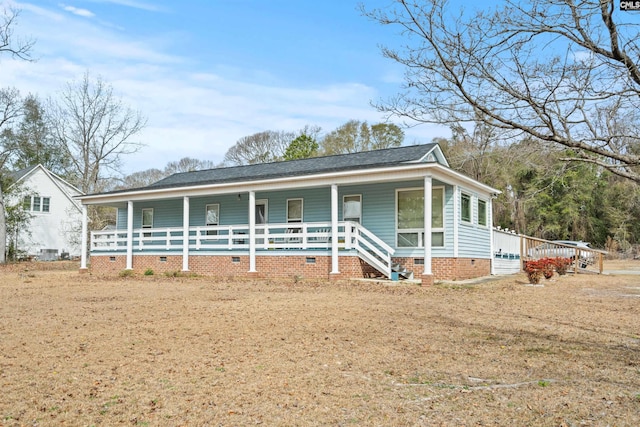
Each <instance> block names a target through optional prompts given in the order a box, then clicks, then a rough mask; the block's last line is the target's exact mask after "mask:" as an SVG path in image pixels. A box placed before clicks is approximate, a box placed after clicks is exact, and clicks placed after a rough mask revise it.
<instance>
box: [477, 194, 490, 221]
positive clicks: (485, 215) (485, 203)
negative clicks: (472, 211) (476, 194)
mask: <svg viewBox="0 0 640 427" xmlns="http://www.w3.org/2000/svg"><path fill="white" fill-rule="evenodd" d="M481 203H483V204H484V217H481V216H480V204H481ZM488 208H489V202H488V201H486V200H484V199H481V198H478V199H477V200H476V212H477V218H478V226H480V227H488V226H489V212H488ZM481 219H482V220H483V222H484V224H483V223H482V222H480V220H481Z"/></svg>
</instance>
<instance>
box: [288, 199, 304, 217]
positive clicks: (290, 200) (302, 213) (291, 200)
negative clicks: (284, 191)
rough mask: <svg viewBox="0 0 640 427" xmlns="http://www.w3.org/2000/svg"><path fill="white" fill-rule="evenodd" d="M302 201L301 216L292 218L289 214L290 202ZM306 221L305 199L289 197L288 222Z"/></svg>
mask: <svg viewBox="0 0 640 427" xmlns="http://www.w3.org/2000/svg"><path fill="white" fill-rule="evenodd" d="M294 201H300V218H291V217H290V216H289V202H294ZM303 221H304V199H302V198H295V199H287V223H301V222H303Z"/></svg>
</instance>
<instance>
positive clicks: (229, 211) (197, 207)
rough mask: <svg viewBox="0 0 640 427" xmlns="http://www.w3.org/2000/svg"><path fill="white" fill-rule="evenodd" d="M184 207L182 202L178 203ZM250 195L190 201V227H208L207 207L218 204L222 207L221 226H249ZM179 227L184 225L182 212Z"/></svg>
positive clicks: (222, 196)
mask: <svg viewBox="0 0 640 427" xmlns="http://www.w3.org/2000/svg"><path fill="white" fill-rule="evenodd" d="M177 202H178V203H179V204H180V206H182V200H179V201H177ZM248 202H249V195H248V194H246V193H245V194H240V199H238V195H237V194H224V195H220V196H207V197H194V198H192V199H190V200H189V225H191V226H194V227H196V226H204V225H206V218H205V216H206V206H207V205H213V204H218V205H220V224H219V225H233V224H247V223H248V222H249V220H248V218H249V209H248V207H247V206H248ZM178 224H179V226H181V225H182V212H180V217H179V221H178Z"/></svg>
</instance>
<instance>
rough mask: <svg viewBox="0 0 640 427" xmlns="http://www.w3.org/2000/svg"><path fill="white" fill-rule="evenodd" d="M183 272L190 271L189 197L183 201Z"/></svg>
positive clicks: (185, 197)
mask: <svg viewBox="0 0 640 427" xmlns="http://www.w3.org/2000/svg"><path fill="white" fill-rule="evenodd" d="M182 271H189V197H187V196H184V198H183V199H182Z"/></svg>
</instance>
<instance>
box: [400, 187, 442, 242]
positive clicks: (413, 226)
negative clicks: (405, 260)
mask: <svg viewBox="0 0 640 427" xmlns="http://www.w3.org/2000/svg"><path fill="white" fill-rule="evenodd" d="M396 198H397V211H396V218H397V224H398V230H397V239H398V243H397V246H398V247H424V189H422V188H417V189H409V190H398V191H397V197H396ZM431 232H432V233H431V246H444V188H443V187H437V188H433V189H432V192H431Z"/></svg>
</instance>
